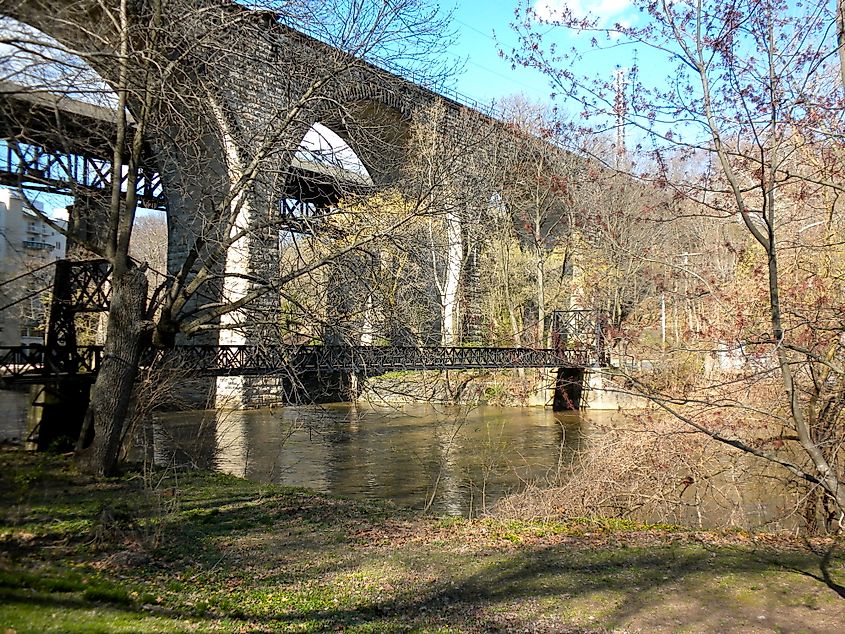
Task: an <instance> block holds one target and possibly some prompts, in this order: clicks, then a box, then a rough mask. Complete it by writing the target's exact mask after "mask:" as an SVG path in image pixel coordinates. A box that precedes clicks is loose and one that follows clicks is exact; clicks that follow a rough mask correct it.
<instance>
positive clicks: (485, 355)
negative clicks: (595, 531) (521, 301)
mask: <svg viewBox="0 0 845 634" xmlns="http://www.w3.org/2000/svg"><path fill="white" fill-rule="evenodd" d="M606 361H607V360H606V359H604V358H603V357H602V356H600V355H597V354H596V351H595V350H586V349H582V350H578V349H568V350H567V349H559V350H555V349H531V348H480V347H466V348H463V347H435V346H432V347H420V348H416V347H410V346H295V345H289V346H284V345H282V346H225V345H223V346H209V345H200V346H176V347H174V348H171V349H168V350H158V351H151V353H150V354H149V355H148V357H147V359H146V360H145V361H144V362H143V364H142V365H143V366H144V367H146V368H153V369H155V370H157V371H158V370H161V371H165V372H166V371H172V372H177V373H179V372H184V373H186V374H190V375H194V376H268V375H290V376H297V375H301V374H303V373H307V372H314V373H334V372H350V373H360V374H364V375H367V376H376V375H379V374H384V373H386V372H395V371H423V370H436V371H444V370H480V369H489V370H492V369H507V368H560V367H579V368H583V367H591V366H596V365H605V364H606ZM102 363H103V348H102V347H101V346H78V347H77V348H75V349H74V351H73V354H72V356H70V357H69V355H68V354H66V353H65V351H62V350H51V349H50V348H48V347H47V346H43V345H32V346H15V347H3V348H0V383H5V384H14V383H18V384H27V383H49V382H51V381H54V380H58V379H62V378H76V379H79V380H83V381H85V380H87V381H93V380H94V378H95V377H96V375H97V372H98V370H99V369H100V367H101V365H102Z"/></svg>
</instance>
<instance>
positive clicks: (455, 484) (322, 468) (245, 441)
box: [0, 390, 795, 528]
mask: <svg viewBox="0 0 845 634" xmlns="http://www.w3.org/2000/svg"><path fill="white" fill-rule="evenodd" d="M27 396H28V395H27V394H26V393H20V392H7V391H1V390H0V406H2V410H0V412H2V413H0V441H3V442H14V443H20V442H21V440H22V439H24V438H25V437H26V415H25V414H26V403H27ZM625 416H626V415H625V414H624V413H622V412H612V413H611V412H600V411H597V412H589V413H586V414H584V413H578V412H567V413H560V412H552V411H550V410H548V409H543V408H507V407H492V406H473V407H469V406H449V405H431V404H412V405H396V406H373V405H368V404H350V403H336V404H329V405H322V406H310V407H280V408H275V409H264V410H250V411H232V410H217V411H215V410H206V411H189V412H174V413H160V414H157V415H156V416H155V418H154V420H153V421H152V422H151V423H150V424H148V425H147V427H146V428H145V429H144V430H142V431H141V433H137V434H136V445H137V453H136V456H137V457H143V456H146V458H147V459H150V460H153V461H154V462H155V463H156V464H157V465H158V466H159V467H160V468H167V467H171V466H179V467H182V466H186V465H191V466H196V467H202V468H212V469H217V470H219V471H223V472H226V473H231V474H234V475H238V476H243V477H246V478H249V479H252V480H257V481H264V482H275V483H279V484H284V485H289V486H301V487H307V488H310V489H313V490H317V491H321V492H324V493H329V494H332V495H340V496H350V497H354V498H359V499H361V498H364V499H381V500H391V501H393V502H395V503H396V504H398V505H400V506H404V507H409V508H414V509H425V510H429V511H431V512H433V513H436V514H447V515H463V516H474V515H478V514H481V513H483V512H485V511H486V510H489V509H490V508H491V507H492V506H493V505H494V504H495V503H496V501H498V500H500V499H501V498H502V497H503V496H505V495H507V494H509V493H514V492H519V491H521V490H523V489H525V487H526V486H527V485H529V484H538V485H540V486H543V485H546V484H554V483H559V482H564V481H566V480H567V479H569V478H571V477H573V475H575V477H578V473H577V472H578V468H574V467H573V461H574V460H575V459H576V456H579V455H598V452H599V451H604V450H603V449H602V450H598V449H596V447H597V446H598V445H599V444H600V443H599V439H600V438H601V436H600V434H602V433H604V432H603V431H602V430H607V429H608V428H609V427H611V426H615V425H618V424H620V423H621V422H624V419H625ZM714 451H720V450H718V449H714ZM598 457H599V458H601V459H604V457H605V456H604V454H603V453H602V454H601V455H600V456H598ZM742 462H744V463H748V462H752V463H753V459H748V458H743V459H742ZM716 466H717V470H718V471H720V472H722V474H721V475H718V476H717V478H715V479H709V480H707V481H706V487H705V486H702V488H701V489H699V490H698V491H697V490H696V486H697V485H694V486H693V487H691V488H689V490H687V489H684V493H683V496H684V500H682V503H681V504H680V505H675V506H674V507H673V511H672V515H671V516H665V515H664V516H654V517H648V519H650V520H652V521H666V520H668V521H673V522H682V523H686V524H691V525H698V526H705V527H707V526H718V525H738V526H744V527H758V526H767V527H768V528H794V527H795V520H794V519H786V520H782V515H783V512H782V510H781V509H783V508H786V507H788V506H790V501H789V499H788V498H786V497H785V496H784V495H781V494H780V493H778V492H777V491H778V490H777V489H773V487H772V485H771V483H770V481H769V479H768V475H769V474H765V475H764V477H757V478H756V479H755V480H750V479H748V478H747V476H745V475H740V476H739V477H737V476H736V474H737V473H739V472H742V471H743V468H742V465H740V466H739V471H738V467H737V462H736V460H734V461H733V462H731V463H730V464H728V463H727V462H726V461H723V460H722V459H721V458H718V457H717V465H716ZM711 467H712V463H711ZM670 469H671V467H670ZM677 473H678V475H677V477H676V478H674V479H672V478H670V484H669V488H673V487H674V486H675V484H674V483H675V482H681V481H682V480H683V474H684V472H682V471H680V470H678V471H677ZM724 474H732V475H731V476H730V478H729V477H728V476H726V475H724ZM738 481H740V482H741V485H738V484H737V482H738ZM664 482H665V480H664ZM705 489H706V490H705ZM699 494H700V495H699ZM693 498H695V499H696V504H695V505H688V504H687V500H691V499H693ZM687 507H688V508H687ZM773 519H777V520H778V521H776V522H772V520H773Z"/></svg>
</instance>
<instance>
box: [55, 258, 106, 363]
mask: <svg viewBox="0 0 845 634" xmlns="http://www.w3.org/2000/svg"><path fill="white" fill-rule="evenodd" d="M110 274H111V267H110V266H109V263H108V262H107V261H106V260H83V261H78V262H77V261H71V260H59V261H58V262H56V276H55V279H54V282H53V297H52V299H51V302H50V317H49V319H48V325H47V340H46V342H45V344H46V352H45V359H44V360H45V364H46V366H45V367H50V368H51V369H53V370H55V371H56V372H58V373H59V374H62V375H72V374H76V373H80V372H81V373H85V372H86V371H91V372H93V371H94V370H95V367H96V366H95V365H92V364H91V363H90V359H89V358H88V357H87V356H86V355H87V352H86V351H87V350H89V349H92V348H86V347H80V346H78V345H77V338H76V315H78V314H79V313H96V312H103V311H106V310H108V307H109V299H110V297H109V296H110V293H111V284H110V283H109V275H110ZM97 365H98V364H97Z"/></svg>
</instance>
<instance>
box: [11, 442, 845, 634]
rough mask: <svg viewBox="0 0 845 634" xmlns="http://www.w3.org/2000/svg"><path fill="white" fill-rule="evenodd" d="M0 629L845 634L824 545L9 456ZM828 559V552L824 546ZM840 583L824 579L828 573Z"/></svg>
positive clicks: (842, 604) (839, 568) (839, 572)
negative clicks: (470, 510)
mask: <svg viewBox="0 0 845 634" xmlns="http://www.w3.org/2000/svg"><path fill="white" fill-rule="evenodd" d="M0 513H2V518H1V519H0V632H3V633H4V634H9V633H11V632H207V631H208V632H263V631H291V632H325V631H348V632H404V631H423V632H490V631H493V632H497V631H501V632H519V631H528V632H605V631H617V632H730V631H734V632H825V633H828V632H836V631H842V628H843V623H845V599H843V598H842V596H840V593H842V594H845V589H843V588H841V587H840V586H838V585H837V584H839V583H842V584H845V565H843V561H842V559H840V558H837V557H834V558H833V559H832V560H831V561H830V562H829V565H828V566H823V565H822V564H823V561H822V558H821V553H822V552H823V551H824V550H825V549H826V548H827V547H829V546H830V544H829V543H828V542H824V541H819V542H816V543H813V544H810V545H808V544H804V543H803V542H800V541H797V540H793V539H790V538H786V537H781V536H772V535H757V536H750V535H746V534H741V533H696V532H689V531H683V530H679V529H673V528H671V527H643V526H635V525H630V524H626V523H624V522H611V521H598V520H568V521H562V522H556V523H534V522H525V523H513V522H510V523H502V522H497V521H495V520H490V519H487V520H471V521H467V520H455V519H436V518H426V517H420V516H417V515H412V514H409V513H406V512H401V511H397V510H395V509H391V508H389V507H386V506H383V505H377V504H371V505H367V504H361V503H353V502H350V501H345V500H337V499H332V498H328V497H324V496H319V495H315V494H312V493H308V492H305V491H294V490H290V489H282V488H279V487H272V486H268V485H260V484H255V483H250V482H246V481H244V480H240V479H237V478H232V477H228V476H221V475H213V474H207V473H184V472H182V473H156V474H151V475H146V476H145V475H144V474H142V473H130V474H127V475H126V476H124V477H122V478H119V479H115V480H110V481H107V482H99V483H98V482H94V481H92V480H90V479H87V478H85V477H84V476H80V475H79V474H77V473H76V472H75V471H74V469H73V467H72V465H71V463H70V461H69V460H68V459H65V458H55V457H45V456H34V455H30V454H25V453H23V452H19V451H13V450H6V451H2V452H0ZM810 546H812V547H810ZM828 573H829V576H828V578H827V579H826V580H825V578H824V576H825V574H828Z"/></svg>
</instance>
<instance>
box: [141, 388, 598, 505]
mask: <svg viewBox="0 0 845 634" xmlns="http://www.w3.org/2000/svg"><path fill="white" fill-rule="evenodd" d="M585 437H586V423H585V422H583V421H582V420H581V418H580V417H579V416H578V414H576V413H569V414H560V413H553V412H551V411H548V410H542V409H534V408H530V409H528V408H494V407H483V406H482V407H474V408H467V407H460V406H440V407H438V406H432V405H402V406H396V407H393V408H387V407H374V406H369V405H355V404H348V403H341V404H331V405H326V406H322V407H319V408H317V407H301V408H298V407H286V408H280V409H276V410H259V411H246V412H243V411H218V412H214V411H206V412H188V413H184V412H182V413H178V414H165V415H160V416H159V417H158V418H157V420H156V423H155V425H154V432H153V453H154V456H155V460H156V462H157V463H158V464H174V463H177V464H181V463H189V464H193V465H197V466H204V467H213V468H216V469H219V470H221V471H224V472H227V473H233V474H236V475H239V476H245V477H248V478H250V479H253V480H259V481H272V482H277V483H282V484H287V485H293V486H306V487H309V488H313V489H316V490H319V491H323V492H327V493H333V494H339V495H349V496H358V497H367V498H383V499H390V500H394V501H396V502H397V503H399V504H402V505H405V506H411V507H414V508H425V507H430V508H431V509H432V510H434V511H436V512H438V513H448V514H463V515H466V514H475V513H477V512H479V511H483V510H484V509H485V508H486V507H489V505H491V504H492V503H493V502H494V501H495V500H497V499H499V498H500V497H501V496H502V495H504V494H506V493H509V492H512V491H514V490H518V489H520V488H521V487H522V486H524V484H525V483H527V482H536V481H538V480H540V481H542V480H547V479H548V480H553V479H556V478H557V476H558V475H559V474H560V473H563V472H566V470H567V468H568V467H569V465H570V463H571V461H572V459H573V455H574V453H575V452H576V451H578V450H579V449H581V448H582V447H583V445H584V444H585Z"/></svg>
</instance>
